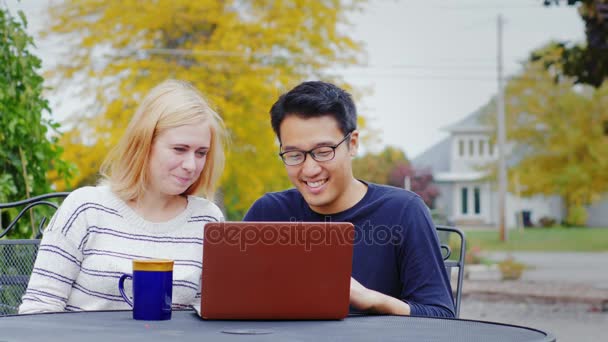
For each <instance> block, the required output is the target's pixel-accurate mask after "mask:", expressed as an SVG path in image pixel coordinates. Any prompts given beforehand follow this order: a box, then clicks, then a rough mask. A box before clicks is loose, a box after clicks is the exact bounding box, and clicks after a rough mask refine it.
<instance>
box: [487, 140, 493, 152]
mask: <svg viewBox="0 0 608 342" xmlns="http://www.w3.org/2000/svg"><path fill="white" fill-rule="evenodd" d="M488 154H489V155H494V144H493V143H492V142H491V141H488Z"/></svg>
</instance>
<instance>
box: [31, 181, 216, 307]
mask: <svg viewBox="0 0 608 342" xmlns="http://www.w3.org/2000/svg"><path fill="white" fill-rule="evenodd" d="M220 220H223V215H222V213H221V211H220V210H219V208H218V207H217V206H216V205H215V204H213V203H212V202H210V201H208V200H206V199H203V198H200V197H195V196H189V197H188V205H187V207H186V209H185V210H184V211H183V212H182V213H181V214H179V215H178V216H176V217H175V218H173V219H171V220H169V221H167V222H162V223H153V222H148V221H146V220H144V219H143V218H142V217H141V216H139V215H138V214H137V213H135V211H133V210H132V209H131V208H130V207H129V206H128V205H127V204H126V203H125V202H124V201H122V200H121V199H119V198H118V197H117V196H116V195H114V194H113V193H112V192H111V191H110V189H109V188H108V187H106V186H98V187H83V188H80V189H78V190H75V191H73V192H72V193H71V194H70V195H69V196H68V197H67V198H66V199H65V200H64V202H63V204H62V205H61V207H60V208H59V209H58V210H57V212H56V213H55V215H54V216H53V218H52V219H51V222H50V223H49V225H48V227H47V228H46V230H45V232H44V235H43V238H42V241H41V243H40V249H39V251H38V256H37V258H36V263H35V264H34V270H33V272H32V275H31V278H30V282H29V284H28V288H27V290H26V292H25V295H24V296H23V302H22V304H21V306H20V307H19V313H35V312H55V311H81V310H128V309H130V307H129V306H128V304H127V303H126V302H124V301H123V299H122V297H121V296H120V293H119V292H118V279H119V278H120V276H121V274H123V273H131V272H132V264H131V260H132V259H137V258H144V259H145V258H163V259H172V260H174V261H175V263H174V269H173V308H174V309H179V308H185V307H188V306H190V305H193V304H197V302H198V301H199V300H200V279H201V271H202V253H203V249H202V244H203V227H204V225H205V222H213V221H220ZM125 292H126V293H128V294H130V293H132V289H131V281H130V280H127V281H126V282H125Z"/></svg>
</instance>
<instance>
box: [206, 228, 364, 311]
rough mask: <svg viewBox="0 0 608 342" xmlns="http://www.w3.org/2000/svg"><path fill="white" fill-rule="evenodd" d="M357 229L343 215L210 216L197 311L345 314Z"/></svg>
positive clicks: (347, 304)
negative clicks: (313, 218) (283, 218)
mask: <svg viewBox="0 0 608 342" xmlns="http://www.w3.org/2000/svg"><path fill="white" fill-rule="evenodd" d="M354 235H355V233H354V227H353V225H352V224H351V223H347V222H214V223H207V224H206V225H205V233H204V243H203V273H202V291H201V308H200V311H199V314H200V316H201V317H202V318H204V319H223V320H250V319H251V320H262V319H264V320H288V319H294V320H295V319H302V320H317V319H319V320H320V319H342V318H344V317H346V316H347V315H348V310H349V296H350V277H351V271H352V257H353V240H354ZM197 309H198V308H197Z"/></svg>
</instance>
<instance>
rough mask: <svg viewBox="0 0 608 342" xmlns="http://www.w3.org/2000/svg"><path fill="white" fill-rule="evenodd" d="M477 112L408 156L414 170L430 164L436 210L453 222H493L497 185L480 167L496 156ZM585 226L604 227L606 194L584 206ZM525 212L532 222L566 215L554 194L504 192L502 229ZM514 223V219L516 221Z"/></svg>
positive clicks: (607, 217)
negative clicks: (586, 214) (525, 194)
mask: <svg viewBox="0 0 608 342" xmlns="http://www.w3.org/2000/svg"><path fill="white" fill-rule="evenodd" d="M480 116H481V111H477V112H474V113H472V114H470V115H469V116H467V117H466V118H464V119H463V120H461V121H460V122H457V123H455V124H453V125H451V126H448V127H447V128H445V130H446V131H447V132H449V136H448V137H447V138H445V139H444V140H442V141H440V142H439V143H437V144H435V145H434V146H432V147H431V148H429V149H428V150H426V151H425V152H423V153H422V154H421V155H419V156H418V157H416V158H415V159H414V160H413V164H414V166H415V167H416V168H429V169H430V170H431V172H432V173H433V177H434V181H435V184H436V185H437V186H438V188H439V191H440V195H439V197H437V199H436V200H435V203H434V204H435V208H436V209H438V210H439V211H441V212H442V213H444V214H445V215H447V217H448V219H449V220H450V221H451V222H453V223H454V224H456V225H460V226H462V225H467V226H494V227H496V226H497V225H498V191H497V190H498V189H497V184H496V183H495V182H492V181H489V180H486V179H485V176H486V173H485V172H484V171H480V167H479V166H481V165H484V164H487V163H488V162H492V161H495V160H497V159H498V152H497V149H496V148H495V146H492V144H491V143H490V134H491V132H492V128H491V127H490V126H487V125H484V124H483V123H481V120H480ZM588 209H589V210H588V213H589V220H588V222H587V224H588V225H590V226H604V227H606V226H608V196H607V197H606V198H605V199H604V200H603V201H601V202H599V203H597V204H595V205H593V206H591V207H589V208H588ZM522 211H526V212H528V213H529V215H530V220H531V222H532V223H533V224H536V223H538V220H539V219H540V218H542V217H549V218H553V219H555V220H556V221H557V222H560V221H562V219H564V218H565V215H566V212H565V208H564V205H563V202H562V199H561V197H559V196H550V197H546V196H540V195H538V196H533V197H520V196H518V195H517V194H514V193H508V195H507V201H506V220H507V227H509V228H513V227H517V226H518V224H521V221H519V220H520V219H518V217H519V218H521V216H518V215H517V213H519V212H522ZM518 221H519V222H518Z"/></svg>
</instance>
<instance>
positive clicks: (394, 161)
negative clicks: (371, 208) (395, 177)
mask: <svg viewBox="0 0 608 342" xmlns="http://www.w3.org/2000/svg"><path fill="white" fill-rule="evenodd" d="M397 165H409V160H408V159H407V157H406V156H405V153H404V152H403V151H402V150H400V149H399V148H397V147H393V146H387V147H385V148H384V149H383V150H382V151H380V152H378V153H366V154H365V155H363V156H361V157H358V158H355V159H354V160H353V174H354V175H355V177H357V178H359V179H363V180H366V181H370V182H373V183H378V184H389V183H390V179H389V178H390V175H391V172H392V171H393V169H394V168H395V167H396V166H397Z"/></svg>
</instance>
